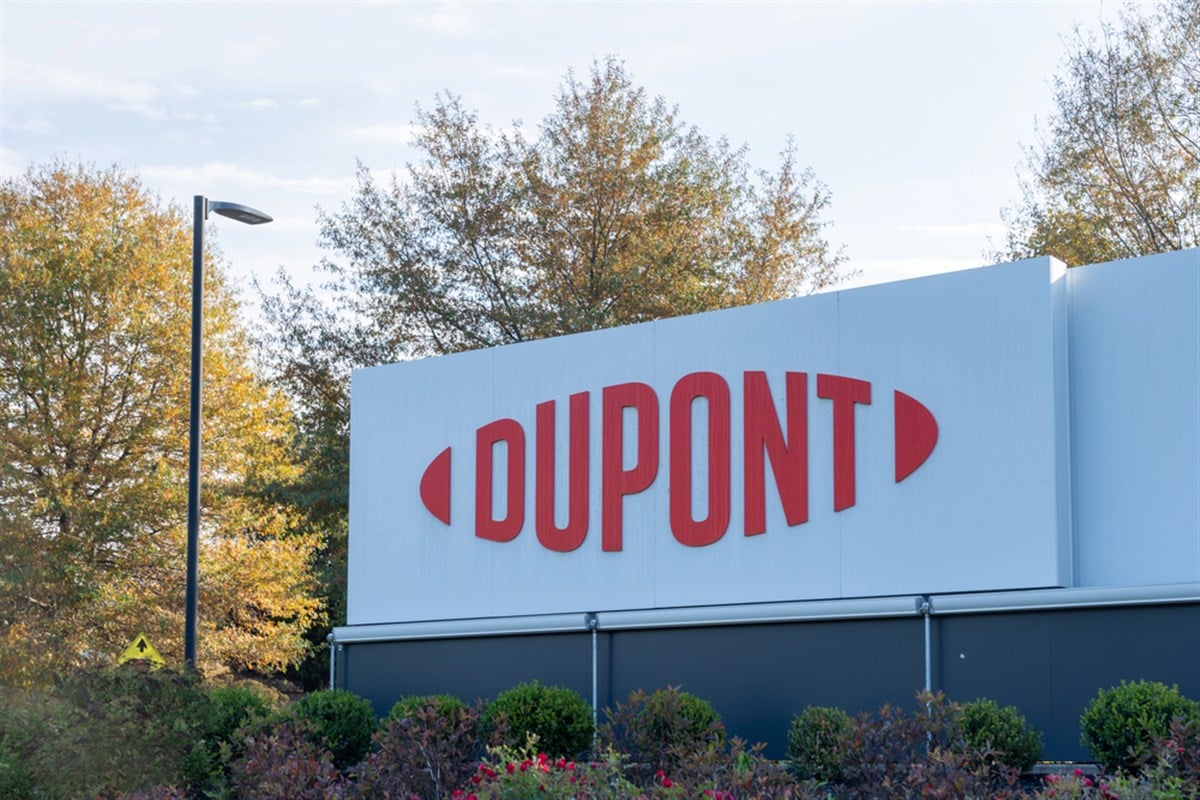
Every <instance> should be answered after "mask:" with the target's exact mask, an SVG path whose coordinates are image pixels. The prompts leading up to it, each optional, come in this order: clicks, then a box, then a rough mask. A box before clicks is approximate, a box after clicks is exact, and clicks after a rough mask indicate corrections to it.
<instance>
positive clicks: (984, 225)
mask: <svg viewBox="0 0 1200 800" xmlns="http://www.w3.org/2000/svg"><path fill="white" fill-rule="evenodd" d="M897 230H900V231H911V232H913V233H920V234H924V235H926V236H947V237H949V236H973V237H979V236H988V237H990V236H1002V235H1003V234H1004V231H1005V230H1006V229H1005V227H1004V226H1003V225H1001V224H1000V223H998V222H967V223H962V224H957V225H900V226H898V227H897Z"/></svg>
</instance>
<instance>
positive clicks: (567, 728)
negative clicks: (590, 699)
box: [481, 681, 593, 758]
mask: <svg viewBox="0 0 1200 800" xmlns="http://www.w3.org/2000/svg"><path fill="white" fill-rule="evenodd" d="M481 722H482V726H483V730H484V732H485V734H489V733H491V732H492V731H494V730H496V729H497V728H498V726H501V725H502V723H506V724H507V726H508V729H509V731H510V733H509V736H508V737H507V742H506V743H507V744H509V745H511V746H514V747H520V746H523V745H524V744H525V742H526V739H527V736H528V734H530V733H532V734H534V735H535V736H537V737H538V747H540V748H541V750H542V752H544V753H547V754H548V755H549V756H550V757H552V758H559V757H564V758H575V757H577V756H578V755H579V754H581V753H584V752H586V751H587V750H588V749H590V748H591V745H592V730H593V728H592V707H591V706H590V705H588V703H587V701H585V700H584V699H583V698H582V697H581V696H580V695H579V693H578V692H576V691H573V690H571V689H567V688H566V687H563V686H543V685H542V684H541V683H539V682H538V681H534V682H533V683H522V684H518V685H517V686H514V687H513V688H511V689H509V690H508V691H504V692H501V693H500V694H499V695H497V696H496V699H495V700H493V701H492V702H490V703H488V704H487V706H486V707H485V708H484V710H483V719H482V721H481Z"/></svg>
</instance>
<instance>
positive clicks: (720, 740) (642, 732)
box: [600, 686, 725, 786]
mask: <svg viewBox="0 0 1200 800" xmlns="http://www.w3.org/2000/svg"><path fill="white" fill-rule="evenodd" d="M604 713H605V718H606V721H605V723H604V725H602V726H601V730H600V738H601V741H603V742H604V743H605V744H606V745H607V746H608V747H612V748H614V749H616V750H617V751H619V752H621V753H625V754H626V755H628V756H629V758H630V760H631V761H632V762H634V764H635V765H636V766H634V767H632V772H633V773H634V775H635V778H634V779H635V780H636V781H637V782H638V783H639V784H641V785H643V786H646V785H651V783H652V782H651V781H650V780H649V776H650V775H651V774H655V773H657V772H659V771H663V772H668V773H674V772H677V770H678V768H679V766H680V764H681V763H682V762H684V761H688V760H695V759H696V758H697V757H699V756H700V754H701V753H703V752H705V751H706V750H712V751H714V753H710V754H709V755H710V756H713V755H719V754H720V752H721V751H723V747H724V744H725V727H724V725H723V724H722V723H721V717H720V716H719V715H718V714H717V712H716V711H715V710H713V707H712V705H711V704H709V702H708V701H707V700H702V699H700V698H699V697H696V696H695V695H692V694H688V693H687V692H682V691H680V690H679V689H678V688H676V687H673V686H668V687H667V688H666V689H659V690H657V691H655V692H653V693H651V694H646V693H645V692H643V691H642V690H640V689H639V690H637V691H635V692H633V693H632V694H630V695H629V701H628V702H627V703H625V704H622V703H617V705H616V707H615V708H612V709H606V710H605V712H604ZM639 771H640V772H641V774H640V775H639V774H637V773H638V772H639Z"/></svg>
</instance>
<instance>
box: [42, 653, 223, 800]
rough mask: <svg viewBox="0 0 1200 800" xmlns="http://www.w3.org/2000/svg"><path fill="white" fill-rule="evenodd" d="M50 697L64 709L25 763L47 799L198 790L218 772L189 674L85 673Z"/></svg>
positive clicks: (197, 683) (205, 711) (203, 708)
mask: <svg viewBox="0 0 1200 800" xmlns="http://www.w3.org/2000/svg"><path fill="white" fill-rule="evenodd" d="M55 694H56V696H57V698H56V699H57V700H58V701H60V702H61V703H62V704H63V705H62V706H59V707H58V708H59V709H60V711H59V712H58V713H59V714H61V709H62V708H63V707H64V706H65V707H66V708H67V709H69V710H68V711H67V712H66V716H65V718H63V717H61V716H59V717H58V718H57V719H56V720H55V722H54V728H55V733H54V735H53V736H52V737H51V738H50V739H49V740H46V741H43V742H41V743H40V744H39V746H38V749H37V752H36V753H35V754H34V755H33V756H32V757H31V758H30V760H29V762H28V763H29V767H30V771H31V772H32V773H33V775H34V780H35V783H36V785H37V786H38V791H39V792H40V793H41V794H42V795H43V796H45V797H50V798H59V797H61V798H77V797H95V796H98V795H102V796H108V795H117V794H121V793H127V792H134V791H139V790H146V789H150V788H151V787H154V786H159V785H169V784H173V785H181V786H195V787H200V786H203V785H205V784H206V783H208V782H209V781H210V780H211V779H212V778H213V776H214V775H215V774H216V773H217V772H218V764H217V762H216V760H215V754H214V753H213V752H212V751H211V750H210V749H209V748H208V747H207V744H206V742H205V735H206V732H207V724H208V717H209V712H210V708H211V707H210V700H209V698H208V695H207V694H206V693H205V691H204V689H203V687H202V685H201V679H200V676H199V675H198V674H197V673H195V672H188V671H182V672H179V671H175V670H170V669H160V670H156V671H153V672H139V671H137V670H134V669H130V668H128V667H121V668H117V669H106V670H85V671H82V672H79V673H75V674H73V675H71V676H70V677H69V678H67V679H66V680H65V681H64V682H63V683H62V684H61V685H60V686H59V687H57V689H56V691H55Z"/></svg>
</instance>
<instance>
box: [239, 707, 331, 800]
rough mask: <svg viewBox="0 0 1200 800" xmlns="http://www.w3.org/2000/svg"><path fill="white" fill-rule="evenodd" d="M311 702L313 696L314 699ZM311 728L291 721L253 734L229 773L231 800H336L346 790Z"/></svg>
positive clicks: (303, 723)
mask: <svg viewBox="0 0 1200 800" xmlns="http://www.w3.org/2000/svg"><path fill="white" fill-rule="evenodd" d="M310 696H311V695H310ZM317 736H318V734H317V732H316V731H315V730H314V729H313V727H312V723H310V722H306V721H292V720H287V721H284V722H282V723H280V724H279V725H276V726H274V727H272V728H269V729H263V730H260V731H258V732H255V733H252V734H250V735H249V736H248V737H247V739H246V741H245V746H244V749H243V751H242V755H241V756H240V757H239V758H237V759H236V760H235V761H234V762H233V763H232V764H231V765H230V768H229V786H228V788H229V790H230V797H231V800H337V798H342V797H345V795H346V791H345V789H346V785H345V780H344V779H343V778H342V775H341V773H340V772H339V771H338V769H337V767H336V766H334V763H333V756H332V754H331V753H330V752H329V750H327V749H325V748H323V747H320V746H318V745H316V744H314V743H313V739H314V738H317Z"/></svg>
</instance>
